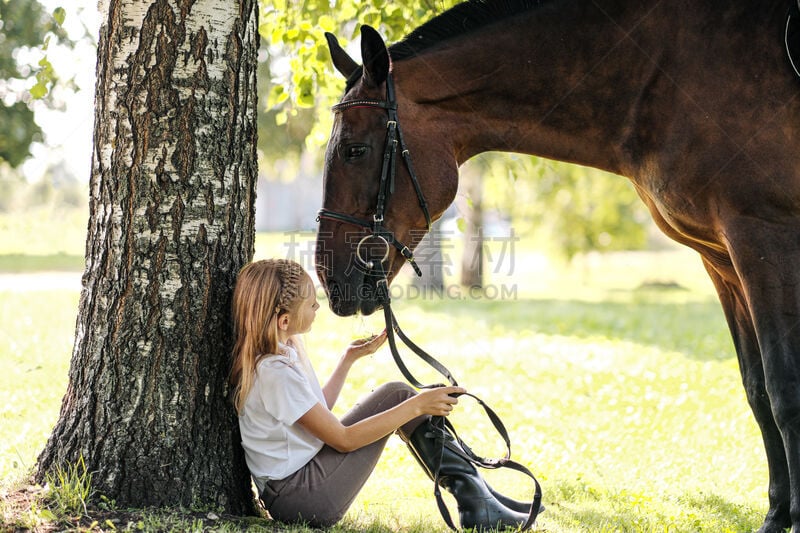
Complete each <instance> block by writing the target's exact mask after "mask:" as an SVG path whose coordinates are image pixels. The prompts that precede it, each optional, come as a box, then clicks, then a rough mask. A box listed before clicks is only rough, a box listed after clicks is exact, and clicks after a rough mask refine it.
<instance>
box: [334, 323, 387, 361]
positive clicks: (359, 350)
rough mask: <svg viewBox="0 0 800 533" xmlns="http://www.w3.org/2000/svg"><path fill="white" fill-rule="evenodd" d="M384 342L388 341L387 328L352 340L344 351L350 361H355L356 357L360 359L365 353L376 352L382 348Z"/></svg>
mask: <svg viewBox="0 0 800 533" xmlns="http://www.w3.org/2000/svg"><path fill="white" fill-rule="evenodd" d="M384 342H386V330H383V331H382V332H381V333H380V334H378V335H373V336H371V337H366V338H363V339H358V340H355V341H353V342H351V343H350V345H349V346H348V347H347V349H345V351H344V357H345V359H348V360H350V361H355V360H356V359H360V358H362V357H364V356H365V355H370V354H373V353H375V351H376V350H377V349H378V348H380V347H381V346H382V345H383V343H384Z"/></svg>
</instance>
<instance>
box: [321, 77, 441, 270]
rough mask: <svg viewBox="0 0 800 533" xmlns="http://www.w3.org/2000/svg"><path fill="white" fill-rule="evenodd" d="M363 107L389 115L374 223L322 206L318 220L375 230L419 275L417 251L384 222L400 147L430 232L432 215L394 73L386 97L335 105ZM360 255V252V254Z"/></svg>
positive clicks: (337, 107)
mask: <svg viewBox="0 0 800 533" xmlns="http://www.w3.org/2000/svg"><path fill="white" fill-rule="evenodd" d="M361 107H368V108H377V109H384V110H386V112H387V114H388V119H387V122H386V144H385V145H384V150H383V163H382V165H381V174H380V178H379V179H380V182H379V186H378V197H377V201H376V206H375V214H374V215H373V217H372V222H368V221H366V220H363V219H360V218H357V217H354V216H352V215H348V214H346V213H339V212H337V211H332V210H330V209H327V208H324V207H323V208H322V209H320V210H319V212H318V213H317V220H320V219H322V218H327V219H329V220H334V221H336V222H344V223H347V224H352V225H354V226H359V227H362V228H367V229H372V235H373V236H376V237H381V238H383V239H385V240H386V242H388V243H389V244H391V245H392V246H394V247H395V248H397V250H398V251H399V252H400V254H401V255H402V256H403V258H405V260H406V261H408V262H409V263H411V266H412V267H413V268H414V272H416V274H417V276H422V271H421V270H420V268H419V266H418V265H417V263H416V262H415V261H414V254H413V253H412V252H411V249H410V248H409V247H408V246H406V245H405V244H403V243H402V242H400V241H399V240H398V239H397V238H395V236H394V233H392V232H391V231H390V230H389V229H387V228H385V226H384V225H383V219H384V215H385V213H386V204H387V202H388V201H389V198H390V197H391V195H392V194H393V193H394V180H395V175H396V173H397V150H398V146H399V148H400V154H401V156H402V157H403V161H405V164H406V169H407V170H408V175H409V176H410V178H411V184H412V186H413V187H414V192H415V193H416V195H417V200H418V201H419V206H420V208H421V209H422V213H423V215H424V216H425V224H426V229H427V231H430V229H431V215H430V212H429V211H428V204H427V202H426V201H425V196H424V195H423V193H422V188H421V187H420V184H419V179H418V178H417V175H416V172H414V165H413V164H412V162H411V154H410V153H409V151H408V148H407V147H406V145H405V141H404V140H403V135H402V132H401V131H400V124H399V122H398V120H397V101H396V99H395V91H394V81H393V79H392V75H391V73H390V74H389V75H388V76H387V78H386V100H373V99H370V98H360V99H356V100H348V101H346V102H341V103H339V104H336V105H335V106H333V107H332V109H333V111H334V112H341V111H345V110H347V109H355V108H361ZM357 255H358V254H357ZM357 259H358V260H359V261H361V262H362V263H364V266H366V267H367V268H368V269H371V268H372V263H373V262H372V261H364V260H363V258H361V257H360V256H358V257H357Z"/></svg>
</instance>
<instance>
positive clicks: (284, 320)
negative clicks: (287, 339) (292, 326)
mask: <svg viewBox="0 0 800 533" xmlns="http://www.w3.org/2000/svg"><path fill="white" fill-rule="evenodd" d="M278 328H279V329H282V330H283V331H286V330H287V329H289V313H283V314H282V315H280V316H279V317H278Z"/></svg>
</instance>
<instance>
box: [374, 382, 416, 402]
mask: <svg viewBox="0 0 800 533" xmlns="http://www.w3.org/2000/svg"><path fill="white" fill-rule="evenodd" d="M373 394H380V395H383V396H390V395H398V396H401V397H403V398H404V399H405V398H410V397H412V396H415V395H416V394H417V391H416V390H415V389H414V387H412V386H411V385H409V384H408V383H405V382H403V381H390V382H388V383H384V384H383V385H381V386H379V387H378V388H377V389H375V391H374V392H373Z"/></svg>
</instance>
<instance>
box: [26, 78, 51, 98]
mask: <svg viewBox="0 0 800 533" xmlns="http://www.w3.org/2000/svg"><path fill="white" fill-rule="evenodd" d="M29 92H30V93H31V96H32V97H34V98H35V99H36V100H38V99H40V98H44V97H45V95H46V94H47V83H46V82H42V81H41V80H40V81H38V82H37V83H36V85H34V86H33V87H31V88H30V91H29Z"/></svg>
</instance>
